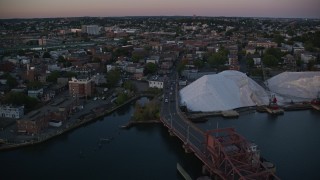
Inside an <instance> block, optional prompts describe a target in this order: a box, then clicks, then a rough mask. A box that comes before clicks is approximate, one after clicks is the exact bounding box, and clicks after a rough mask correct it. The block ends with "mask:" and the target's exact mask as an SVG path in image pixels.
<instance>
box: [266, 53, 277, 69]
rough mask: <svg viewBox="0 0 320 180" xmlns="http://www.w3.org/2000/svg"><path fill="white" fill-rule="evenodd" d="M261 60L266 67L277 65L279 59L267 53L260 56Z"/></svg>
mask: <svg viewBox="0 0 320 180" xmlns="http://www.w3.org/2000/svg"><path fill="white" fill-rule="evenodd" d="M262 62H263V64H264V65H265V66H267V67H275V66H277V65H278V63H279V60H278V59H277V58H276V57H275V56H273V55H270V54H267V55H265V56H264V57H263V58H262Z"/></svg>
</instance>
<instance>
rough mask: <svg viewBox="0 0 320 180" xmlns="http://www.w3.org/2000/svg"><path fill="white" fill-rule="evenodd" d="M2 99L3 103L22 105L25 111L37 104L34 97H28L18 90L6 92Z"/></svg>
mask: <svg viewBox="0 0 320 180" xmlns="http://www.w3.org/2000/svg"><path fill="white" fill-rule="evenodd" d="M3 101H4V103H5V104H12V105H16V106H22V105H24V106H25V108H26V110H27V111H31V110H32V109H33V108H35V107H36V106H37V104H38V100H37V99H36V98H32V97H29V96H27V95H26V94H24V93H20V92H9V93H8V94H6V96H5V97H4V100H3Z"/></svg>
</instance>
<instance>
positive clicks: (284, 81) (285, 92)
mask: <svg viewBox="0 0 320 180" xmlns="http://www.w3.org/2000/svg"><path fill="white" fill-rule="evenodd" d="M267 84H268V87H269V89H270V91H272V92H274V93H277V94H280V95H282V96H284V97H291V98H305V99H313V98H316V97H317V94H318V92H319V91H320V72H283V73H281V74H279V75H277V76H274V77H272V78H270V79H268V80H267Z"/></svg>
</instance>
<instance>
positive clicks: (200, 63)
mask: <svg viewBox="0 0 320 180" xmlns="http://www.w3.org/2000/svg"><path fill="white" fill-rule="evenodd" d="M193 65H195V66H196V67H197V68H202V67H203V66H204V62H203V61H202V60H200V59H197V60H195V61H194V62H193Z"/></svg>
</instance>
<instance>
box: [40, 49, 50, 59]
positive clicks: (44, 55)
mask: <svg viewBox="0 0 320 180" xmlns="http://www.w3.org/2000/svg"><path fill="white" fill-rule="evenodd" d="M42 57H43V58H51V55H50V53H49V52H47V51H46V52H44V53H43V56H42Z"/></svg>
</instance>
